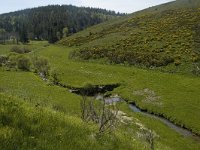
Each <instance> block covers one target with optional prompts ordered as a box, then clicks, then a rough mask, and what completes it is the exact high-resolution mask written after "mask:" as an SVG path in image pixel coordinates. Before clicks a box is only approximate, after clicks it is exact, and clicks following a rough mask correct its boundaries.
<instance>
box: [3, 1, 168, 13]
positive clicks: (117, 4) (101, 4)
mask: <svg viewBox="0 0 200 150" xmlns="http://www.w3.org/2000/svg"><path fill="white" fill-rule="evenodd" d="M169 1H172V0H1V5H0V14H2V13H7V12H11V11H17V10H21V9H25V8H32V7H38V6H46V5H50V4H59V5H62V4H65V5H67V4H72V5H75V6H86V7H97V8H106V9H108V10H114V11H116V12H123V13H132V12H135V11H138V10H142V9H145V8H148V7H151V6H155V5H158V4H162V3H166V2H169Z"/></svg>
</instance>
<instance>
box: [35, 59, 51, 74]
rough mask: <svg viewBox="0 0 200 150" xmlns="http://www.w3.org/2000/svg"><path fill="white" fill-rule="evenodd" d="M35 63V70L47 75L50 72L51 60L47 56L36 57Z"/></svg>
mask: <svg viewBox="0 0 200 150" xmlns="http://www.w3.org/2000/svg"><path fill="white" fill-rule="evenodd" d="M33 65H34V68H35V72H37V73H39V74H41V75H42V76H44V77H46V76H48V74H49V69H50V66H49V61H48V59H46V58H37V57H36V58H35V59H34V60H33Z"/></svg>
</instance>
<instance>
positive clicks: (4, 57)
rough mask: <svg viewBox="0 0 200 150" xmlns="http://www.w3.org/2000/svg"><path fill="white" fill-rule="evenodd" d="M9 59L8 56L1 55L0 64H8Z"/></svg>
mask: <svg viewBox="0 0 200 150" xmlns="http://www.w3.org/2000/svg"><path fill="white" fill-rule="evenodd" d="M7 61H8V56H5V55H0V66H2V65H4V64H6V63H7Z"/></svg>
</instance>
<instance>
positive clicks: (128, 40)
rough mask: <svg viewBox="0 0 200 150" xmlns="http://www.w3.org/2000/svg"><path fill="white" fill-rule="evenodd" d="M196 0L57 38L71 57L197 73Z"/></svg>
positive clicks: (198, 4) (199, 11) (198, 12)
mask: <svg viewBox="0 0 200 150" xmlns="http://www.w3.org/2000/svg"><path fill="white" fill-rule="evenodd" d="M199 7H200V2H199V1H198V0H191V1H186V0H178V1H176V2H171V3H167V4H163V5H160V6H156V7H152V8H149V9H146V10H143V11H140V12H137V13H133V14H131V15H129V16H125V17H121V18H120V19H116V20H115V21H112V22H111V21H110V22H106V23H103V24H100V25H97V26H94V27H92V28H89V29H87V30H85V31H83V32H80V33H78V34H76V35H74V36H71V37H69V38H65V39H63V40H61V41H60V43H61V44H63V45H67V46H79V48H78V50H77V51H74V52H73V53H71V57H72V58H76V59H83V60H91V59H98V60H99V59H100V60H102V61H104V62H109V63H116V64H129V65H139V66H145V67H151V68H153V67H157V68H159V67H160V68H162V70H167V71H170V72H184V73H188V72H190V73H191V72H193V73H194V74H198V71H199V70H198V67H197V66H198V65H199V61H200V51H199V47H200V45H199V43H200V40H199V39H200V37H199V29H200V27H199V24H200V21H199V15H200V9H199Z"/></svg>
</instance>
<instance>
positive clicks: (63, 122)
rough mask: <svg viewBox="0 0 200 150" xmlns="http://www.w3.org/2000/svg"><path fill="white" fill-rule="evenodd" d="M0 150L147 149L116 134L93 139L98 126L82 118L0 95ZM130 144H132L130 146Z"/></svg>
mask: <svg viewBox="0 0 200 150" xmlns="http://www.w3.org/2000/svg"><path fill="white" fill-rule="evenodd" d="M0 108H1V109H0V118H1V123H0V135H1V136H0V149H2V150H4V149H5V150H12V149H20V150H22V149H24V150H27V149H45V150H52V149H60V150H61V149H63V150H66V149H70V150H78V149H86V150H90V149H91V150H92V149H94V148H95V149H97V150H100V149H102V150H103V149H116V148H117V149H138V150H139V149H144V148H143V147H142V144H141V143H140V142H135V141H133V140H131V135H128V136H126V137H127V139H126V138H125V136H124V133H125V132H124V131H123V130H119V131H116V133H114V134H110V135H107V134H105V135H103V136H102V137H101V138H100V139H97V138H94V137H93V135H94V133H95V132H96V126H95V125H93V124H86V123H84V122H83V121H82V120H81V119H80V118H78V117H73V116H68V115H66V114H63V113H60V112H56V111H53V110H52V109H50V108H44V107H40V106H38V107H35V106H33V105H31V104H30V103H26V102H24V100H22V99H19V98H17V97H13V96H8V94H6V95H5V94H3V93H0ZM129 142H130V143H129Z"/></svg>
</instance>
